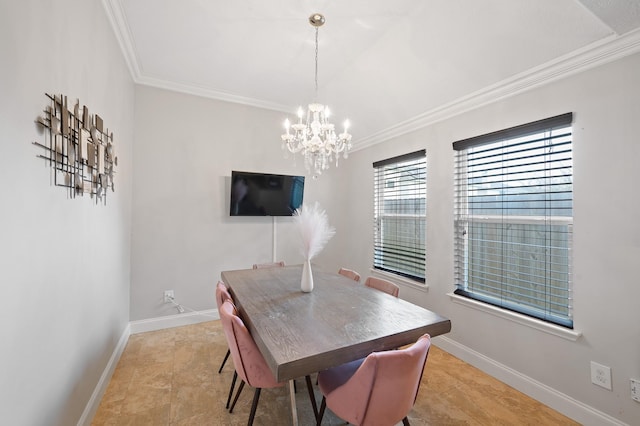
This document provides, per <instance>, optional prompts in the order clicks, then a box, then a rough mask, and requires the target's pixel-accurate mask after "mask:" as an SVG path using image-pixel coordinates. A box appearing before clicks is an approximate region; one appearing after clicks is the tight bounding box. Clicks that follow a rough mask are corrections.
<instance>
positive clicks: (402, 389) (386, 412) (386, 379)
mask: <svg viewBox="0 0 640 426" xmlns="http://www.w3.org/2000/svg"><path fill="white" fill-rule="evenodd" d="M430 346H431V338H430V336H429V335H428V334H425V335H423V336H422V337H420V338H419V339H418V341H416V343H414V344H413V345H411V346H409V347H408V348H405V349H398V350H391V351H384V352H373V353H372V354H370V355H369V356H367V358H366V359H365V360H364V362H363V363H362V364H361V365H360V367H359V368H358V370H357V371H356V372H355V373H354V374H353V376H351V378H350V379H349V380H348V382H347V383H345V384H344V385H343V386H344V387H345V389H341V392H340V393H341V394H342V395H349V396H350V397H349V398H342V400H341V401H339V402H338V403H339V404H348V405H349V406H350V410H354V411H352V413H353V414H354V416H355V417H354V419H359V420H360V422H358V423H357V424H360V425H367V424H376V425H377V424H381V425H382V424H389V425H391V424H396V423H398V422H400V421H401V420H402V419H403V418H404V417H406V416H407V414H408V413H409V411H411V408H412V407H413V404H414V403H415V401H416V398H417V396H418V389H419V388H420V381H421V380H422V373H423V372H424V367H425V363H426V362H427V355H428V354H429V348H430ZM349 388H352V389H349ZM343 392H344V393H343ZM351 397H353V399H352V398H351ZM332 402H333V403H335V401H332ZM329 407H330V405H329Z"/></svg>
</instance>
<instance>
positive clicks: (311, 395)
mask: <svg viewBox="0 0 640 426" xmlns="http://www.w3.org/2000/svg"><path fill="white" fill-rule="evenodd" d="M304 378H305V379H306V381H307V390H308V391H309V399H310V400H311V407H313V415H314V416H315V417H316V420H317V419H318V406H317V405H316V394H315V393H314V392H313V384H312V383H311V376H304Z"/></svg>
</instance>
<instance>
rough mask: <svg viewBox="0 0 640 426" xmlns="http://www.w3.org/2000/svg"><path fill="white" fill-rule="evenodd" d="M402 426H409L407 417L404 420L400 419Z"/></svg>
mask: <svg viewBox="0 0 640 426" xmlns="http://www.w3.org/2000/svg"><path fill="white" fill-rule="evenodd" d="M402 424H403V425H404V426H411V425H410V424H409V419H408V418H407V417H405V418H404V419H402Z"/></svg>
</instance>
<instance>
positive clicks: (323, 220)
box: [293, 202, 336, 260]
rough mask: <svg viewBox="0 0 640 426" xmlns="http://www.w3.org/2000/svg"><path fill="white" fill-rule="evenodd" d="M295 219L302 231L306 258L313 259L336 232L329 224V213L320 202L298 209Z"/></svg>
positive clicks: (303, 252) (303, 253) (302, 247)
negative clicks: (321, 206) (322, 207)
mask: <svg viewBox="0 0 640 426" xmlns="http://www.w3.org/2000/svg"><path fill="white" fill-rule="evenodd" d="M293 221H294V223H295V224H296V225H297V228H298V232H300V237H301V240H302V245H301V252H302V255H303V256H304V258H305V260H311V259H312V258H313V257H314V256H316V255H317V254H318V253H320V252H321V251H322V249H323V248H324V246H325V245H326V244H327V242H328V241H329V240H330V239H331V237H333V236H334V235H335V233H336V230H335V229H334V228H333V227H332V226H330V225H329V219H328V217H327V213H326V212H325V211H324V210H322V209H321V208H320V204H318V202H316V203H314V204H313V205H312V206H307V205H304V206H302V207H301V208H299V209H297V210H296V211H295V212H294V214H293Z"/></svg>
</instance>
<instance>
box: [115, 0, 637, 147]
mask: <svg viewBox="0 0 640 426" xmlns="http://www.w3.org/2000/svg"><path fill="white" fill-rule="evenodd" d="M103 3H104V5H105V9H106V11H107V15H108V16H109V18H110V20H111V23H112V25H113V28H114V31H115V33H116V36H117V38H118V40H119V42H120V45H121V47H122V50H123V52H124V55H125V58H126V60H127V63H128V65H129V68H130V70H131V74H132V76H133V79H134V81H135V82H136V83H139V84H143V85H150V86H155V87H162V88H167V89H171V90H177V91H180V92H185V93H191V94H196V95H200V96H206V97H210V98H215V99H220V100H225V101H231V102H238V103H242V104H247V105H252V106H257V107H262V108H268V109H273V110H277V111H282V118H283V121H284V118H285V117H287V116H291V117H293V116H294V114H295V111H296V110H297V107H298V106H299V105H301V104H307V103H309V102H312V101H313V100H314V54H315V53H314V52H315V47H314V43H315V41H314V40H315V39H314V37H315V29H314V28H313V27H312V26H311V25H310V24H309V23H308V21H307V19H308V17H309V16H310V15H311V14H312V13H315V12H320V13H322V14H324V15H325V17H326V24H325V25H324V26H323V27H321V28H320V30H319V59H318V61H319V63H318V84H319V90H318V100H319V101H320V102H321V103H326V104H328V105H329V106H330V107H331V110H332V113H333V116H334V121H335V122H336V125H338V124H339V123H341V122H342V120H343V119H345V118H349V120H350V121H351V133H352V134H353V137H354V144H355V145H356V149H357V148H358V147H364V146H367V145H370V144H373V143H377V142H380V141H382V140H385V139H387V138H389V137H391V136H395V135H397V134H402V133H406V132H408V131H411V130H413V129H415V128H419V127H421V126H424V125H426V124H429V123H432V122H436V121H438V120H442V119H444V118H446V117H448V116H451V115H454V114H458V113H460V112H462V111H465V110H469V109H472V108H475V107H477V106H480V105H483V104H486V103H488V102H491V101H493V100H496V99H500V98H504V97H506V96H509V95H512V94H515V93H518V92H521V91H524V90H527V89H528V88H531V87H535V86H537V85H540V84H544V83H546V82H548V81H552V80H555V79H558V78H562V77H564V76H566V75H569V74H572V73H575V72H578V71H580V70H582V69H585V68H588V67H592V66H596V65H598V64H600V63H605V62H608V61H611V60H614V59H617V58H619V57H622V56H626V55H629V54H631V53H635V52H637V51H640V30H639V28H640V0H561V1H558V0H536V1H531V0H483V1H477V0H393V1H389V0H384V1H383V0H345V1H332V2H330V1H328V0H324V1H321V0H272V1H264V0H235V1H222V0H218V1H215V0H180V1H175V0H104V1H103ZM279 136H280V135H279V134H274V135H273V138H274V139H275V140H279Z"/></svg>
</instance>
